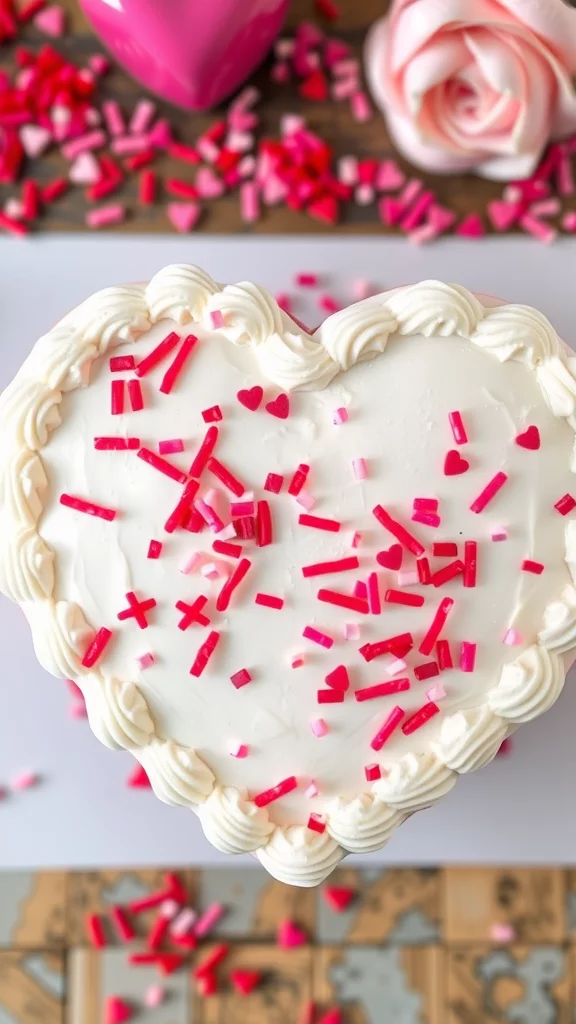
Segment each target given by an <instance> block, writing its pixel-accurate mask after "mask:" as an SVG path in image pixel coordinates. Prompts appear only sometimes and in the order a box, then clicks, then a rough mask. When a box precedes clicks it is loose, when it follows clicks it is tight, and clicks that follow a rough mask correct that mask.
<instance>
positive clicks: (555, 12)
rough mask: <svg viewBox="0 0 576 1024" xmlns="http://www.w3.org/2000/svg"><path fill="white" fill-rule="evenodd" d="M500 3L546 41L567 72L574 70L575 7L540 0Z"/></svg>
mask: <svg viewBox="0 0 576 1024" xmlns="http://www.w3.org/2000/svg"><path fill="white" fill-rule="evenodd" d="M500 4H501V5H502V7H503V8H505V10H507V11H508V13H509V14H511V15H512V16H513V18H514V20H515V21H517V22H520V24H522V25H527V26H528V28H529V29H530V30H531V31H532V32H534V33H536V34H537V35H538V36H540V38H541V39H542V40H543V41H544V42H545V43H548V44H549V45H550V46H551V47H552V48H553V50H555V51H556V54H557V56H558V57H559V58H560V60H561V61H562V62H563V64H564V65H565V67H566V70H567V71H568V72H571V73H574V72H576V9H574V8H572V7H570V6H569V4H566V3H542V0H500Z"/></svg>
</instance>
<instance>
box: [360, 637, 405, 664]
mask: <svg viewBox="0 0 576 1024" xmlns="http://www.w3.org/2000/svg"><path fill="white" fill-rule="evenodd" d="M413 643H414V640H413V638H412V633H399V634H398V636H391V637H388V638H387V639H386V640H377V641H376V643H374V644H364V646H363V647H360V648H359V654H361V655H362V657H363V658H364V661H374V659H375V658H381V657H382V655H383V654H395V655H396V657H398V658H401V657H403V656H404V654H407V653H408V651H409V650H410V648H411V647H412V644H413ZM400 651H401V652H402V654H401V653H400Z"/></svg>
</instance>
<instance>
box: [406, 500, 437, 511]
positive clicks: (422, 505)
mask: <svg viewBox="0 0 576 1024" xmlns="http://www.w3.org/2000/svg"><path fill="white" fill-rule="evenodd" d="M412 505H413V508H414V510H415V511H416V512H437V511H438V498H414V501H413V503H412Z"/></svg>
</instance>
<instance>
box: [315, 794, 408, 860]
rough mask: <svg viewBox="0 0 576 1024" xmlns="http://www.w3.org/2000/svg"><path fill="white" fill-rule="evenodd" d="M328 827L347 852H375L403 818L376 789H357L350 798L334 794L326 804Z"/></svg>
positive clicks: (385, 841) (386, 840)
mask: <svg viewBox="0 0 576 1024" xmlns="http://www.w3.org/2000/svg"><path fill="white" fill-rule="evenodd" d="M326 813H327V816H328V824H327V829H328V832H329V833H330V835H331V836H332V838H333V839H335V840H336V842H337V843H339V845H340V846H342V847H343V849H344V850H347V851H348V852H349V853H374V852H375V851H376V850H380V849H381V848H382V847H383V846H384V845H385V844H386V843H387V842H388V840H389V838H390V836H391V835H392V833H393V832H394V830H395V829H396V828H398V825H400V824H401V823H402V822H403V821H404V818H405V815H404V814H401V813H400V811H399V810H398V809H397V808H396V807H389V806H388V805H387V804H384V803H382V801H381V800H380V799H379V798H378V797H377V796H376V794H375V793H360V794H359V795H358V796H356V797H353V798H352V800H346V799H344V797H337V798H336V800H333V801H332V802H331V803H330V804H328V806H327V808H326Z"/></svg>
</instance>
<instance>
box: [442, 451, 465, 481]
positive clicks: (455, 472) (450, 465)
mask: <svg viewBox="0 0 576 1024" xmlns="http://www.w3.org/2000/svg"><path fill="white" fill-rule="evenodd" d="M469 469H470V463H469V462H467V461H466V459H463V458H462V456H461V455H460V452H457V451H454V449H452V451H449V452H448V454H447V456H446V458H445V459H444V476H460V475H461V474H462V473H467V472H468V470H469Z"/></svg>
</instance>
